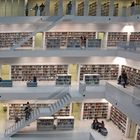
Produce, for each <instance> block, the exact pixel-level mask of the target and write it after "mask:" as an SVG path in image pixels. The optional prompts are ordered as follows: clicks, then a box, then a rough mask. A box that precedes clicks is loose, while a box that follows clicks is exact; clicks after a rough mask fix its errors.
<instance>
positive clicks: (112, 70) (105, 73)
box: [80, 64, 119, 81]
mask: <svg viewBox="0 0 140 140" xmlns="http://www.w3.org/2000/svg"><path fill="white" fill-rule="evenodd" d="M118 71H119V65H114V64H106V65H100V64H99V65H98V64H97V65H96V64H95V65H82V66H81V68H80V81H82V80H83V78H84V74H99V75H100V80H117V78H118Z"/></svg>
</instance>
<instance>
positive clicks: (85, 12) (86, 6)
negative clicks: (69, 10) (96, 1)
mask: <svg viewBox="0 0 140 140" xmlns="http://www.w3.org/2000/svg"><path fill="white" fill-rule="evenodd" d="M88 11H89V0H84V16H88Z"/></svg>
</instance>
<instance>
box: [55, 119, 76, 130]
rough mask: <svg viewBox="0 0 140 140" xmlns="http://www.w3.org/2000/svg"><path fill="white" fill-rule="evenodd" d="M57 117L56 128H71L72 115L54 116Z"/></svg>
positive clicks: (72, 122) (72, 126)
mask: <svg viewBox="0 0 140 140" xmlns="http://www.w3.org/2000/svg"><path fill="white" fill-rule="evenodd" d="M56 119H57V126H56V129H57V130H62V129H65V130H68V129H73V128H74V117H73V116H63V117H61V116H58V117H56Z"/></svg>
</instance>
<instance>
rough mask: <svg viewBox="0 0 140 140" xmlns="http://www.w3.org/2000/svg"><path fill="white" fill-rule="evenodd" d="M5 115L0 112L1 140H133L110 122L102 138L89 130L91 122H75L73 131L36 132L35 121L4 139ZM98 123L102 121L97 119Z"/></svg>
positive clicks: (7, 122) (7, 121) (106, 122)
mask: <svg viewBox="0 0 140 140" xmlns="http://www.w3.org/2000/svg"><path fill="white" fill-rule="evenodd" d="M6 115H7V113H4V112H3V111H1V112H0V124H1V125H0V139H1V140H12V139H13V140H38V139H40V140H56V139H57V140H85V139H86V140H88V139H89V135H90V133H91V134H92V135H93V136H94V138H95V140H135V138H126V137H125V135H124V134H123V133H122V131H121V130H119V129H118V127H117V126H116V125H114V123H113V122H112V121H107V120H106V119H103V120H104V122H105V127H106V128H107V130H108V135H107V136H102V135H101V134H100V133H99V132H98V131H96V130H93V129H91V123H92V121H93V120H75V124H74V129H72V130H52V131H51V130H50V131H37V128H36V121H35V122H33V123H31V124H30V126H27V127H25V128H24V129H22V130H21V131H20V132H18V134H16V135H14V136H13V137H11V138H9V137H4V131H5V128H6V126H7V125H8V124H9V123H10V121H9V120H7V119H6V118H7V116H6ZM99 121H102V120H100V119H99Z"/></svg>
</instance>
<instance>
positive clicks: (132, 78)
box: [122, 65, 140, 86]
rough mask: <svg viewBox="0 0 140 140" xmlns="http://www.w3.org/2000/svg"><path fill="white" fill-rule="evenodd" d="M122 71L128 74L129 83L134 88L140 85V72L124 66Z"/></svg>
mask: <svg viewBox="0 0 140 140" xmlns="http://www.w3.org/2000/svg"><path fill="white" fill-rule="evenodd" d="M122 70H125V72H126V73H127V78H128V83H129V84H130V85H132V86H135V85H140V70H139V69H136V68H132V67H129V66H125V65H122Z"/></svg>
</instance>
